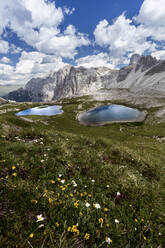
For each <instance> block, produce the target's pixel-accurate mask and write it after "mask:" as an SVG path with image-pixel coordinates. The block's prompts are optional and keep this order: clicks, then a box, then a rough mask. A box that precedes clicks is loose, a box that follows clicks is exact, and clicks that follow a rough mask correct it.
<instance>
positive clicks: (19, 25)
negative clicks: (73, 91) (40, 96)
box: [0, 0, 165, 85]
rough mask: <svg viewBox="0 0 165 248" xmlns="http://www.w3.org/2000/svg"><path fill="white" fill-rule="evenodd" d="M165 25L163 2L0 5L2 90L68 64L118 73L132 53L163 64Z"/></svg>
mask: <svg viewBox="0 0 165 248" xmlns="http://www.w3.org/2000/svg"><path fill="white" fill-rule="evenodd" d="M164 20H165V7H164V0H138V1H136V0H135V1H132V0H124V1H123V0H95V1H94V0H90V1H89V0H72V1H69V0H5V1H1V2H0V85H5V84H22V85H23V84H25V83H26V82H27V81H28V80H29V79H31V78H32V77H39V76H43V75H45V74H48V73H49V72H50V71H57V70H58V69H60V68H62V67H63V66H65V65H67V64H73V65H75V66H85V67H97V66H107V67H109V68H112V69H113V68H119V67H120V66H121V65H127V64H128V63H129V59H130V57H131V56H132V54H134V53H139V54H151V55H152V56H154V57H156V58H157V59H165V49H164V45H165V21H164Z"/></svg>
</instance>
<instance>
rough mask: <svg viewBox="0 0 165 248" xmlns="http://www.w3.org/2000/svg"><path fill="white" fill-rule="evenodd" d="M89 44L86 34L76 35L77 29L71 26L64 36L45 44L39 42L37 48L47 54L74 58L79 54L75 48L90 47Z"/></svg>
mask: <svg viewBox="0 0 165 248" xmlns="http://www.w3.org/2000/svg"><path fill="white" fill-rule="evenodd" d="M89 44H90V42H89V40H88V38H87V37H86V36H85V35H84V34H82V33H76V29H75V27H74V26H72V25H69V26H68V27H67V28H66V30H65V31H64V34H62V35H58V36H54V37H52V38H51V39H49V40H46V41H45V42H43V41H42V42H38V43H37V44H36V47H37V49H38V50H39V51H42V52H45V53H54V54H56V55H57V56H61V57H66V58H74V57H75V55H76V54H77V51H76V49H75V48H77V47H80V46H88V45H89Z"/></svg>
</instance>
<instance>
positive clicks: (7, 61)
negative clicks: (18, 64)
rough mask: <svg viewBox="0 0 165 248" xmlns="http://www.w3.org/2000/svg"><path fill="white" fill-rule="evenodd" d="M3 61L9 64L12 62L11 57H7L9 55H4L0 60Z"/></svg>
mask: <svg viewBox="0 0 165 248" xmlns="http://www.w3.org/2000/svg"><path fill="white" fill-rule="evenodd" d="M0 61H1V62H2V63H5V64H9V63H10V59H9V58H7V57H5V56H4V57H3V58H1V60H0Z"/></svg>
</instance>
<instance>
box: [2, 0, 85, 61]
mask: <svg viewBox="0 0 165 248" xmlns="http://www.w3.org/2000/svg"><path fill="white" fill-rule="evenodd" d="M73 12H74V8H73V9H68V8H66V7H65V8H64V10H63V9H62V8H60V7H59V8H57V7H56V6H55V3H54V2H50V1H45V0H14V1H13V0H5V1H2V2H0V14H1V15H0V16H1V17H0V23H1V21H2V23H3V20H5V22H4V23H3V25H2V24H0V25H1V26H0V32H1V34H2V30H3V29H4V27H6V26H8V27H9V28H10V29H11V30H12V31H13V32H15V33H16V34H17V35H18V37H19V38H20V39H22V40H24V41H25V42H26V43H27V44H28V45H30V46H32V47H34V48H37V49H38V50H39V51H40V52H44V53H45V52H46V53H51V54H52V53H53V54H55V55H57V56H63V57H68V58H73V57H74V56H75V55H76V54H77V51H76V49H77V47H80V46H83V45H84V46H88V45H89V40H88V38H87V37H86V35H84V34H82V33H78V32H77V31H76V29H75V28H74V27H73V26H72V25H69V26H68V27H67V28H66V30H65V32H64V33H61V31H60V29H59V25H60V24H61V23H62V22H63V20H64V13H65V14H68V15H70V14H72V13H73ZM65 51H66V52H65Z"/></svg>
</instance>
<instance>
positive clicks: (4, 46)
mask: <svg viewBox="0 0 165 248" xmlns="http://www.w3.org/2000/svg"><path fill="white" fill-rule="evenodd" d="M8 51H9V43H8V42H7V41H4V40H0V53H8Z"/></svg>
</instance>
